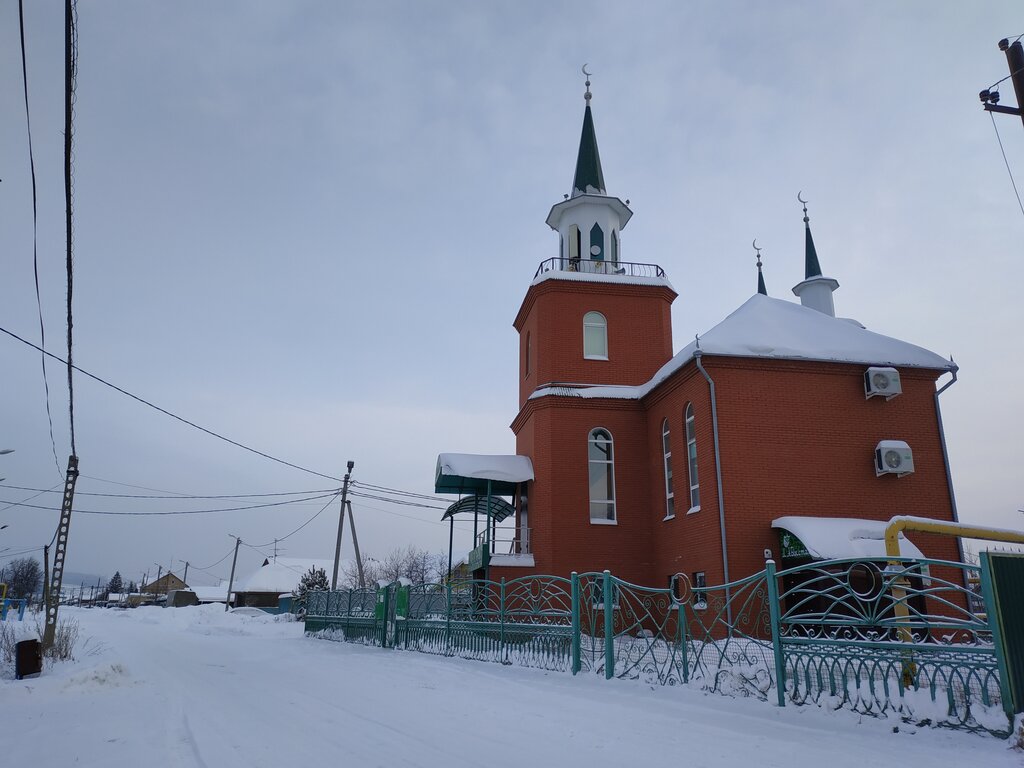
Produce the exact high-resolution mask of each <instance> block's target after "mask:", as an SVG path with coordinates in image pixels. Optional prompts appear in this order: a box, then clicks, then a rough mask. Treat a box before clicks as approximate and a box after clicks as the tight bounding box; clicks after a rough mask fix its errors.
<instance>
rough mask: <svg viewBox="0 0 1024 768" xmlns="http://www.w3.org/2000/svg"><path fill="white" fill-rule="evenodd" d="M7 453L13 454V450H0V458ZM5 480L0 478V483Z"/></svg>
mask: <svg viewBox="0 0 1024 768" xmlns="http://www.w3.org/2000/svg"><path fill="white" fill-rule="evenodd" d="M8 453H14V449H13V448H0V456H6V455H7V454H8ZM6 479H7V478H6V477H0V483H2V482H3V481H4V480H6ZM5 527H6V526H5Z"/></svg>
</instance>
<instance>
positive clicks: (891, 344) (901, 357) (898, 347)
mask: <svg viewBox="0 0 1024 768" xmlns="http://www.w3.org/2000/svg"><path fill="white" fill-rule="evenodd" d="M700 351H701V354H702V355H705V356H709V355H721V356H729V357H759V358H769V359H776V360H816V361H825V362H835V363H858V364H861V365H884V366H894V367H897V366H899V367H906V368H929V369H933V370H949V371H952V370H956V364H955V363H953V362H952V361H950V360H947V359H945V358H944V357H941V356H939V355H937V354H935V353H934V352H930V351H929V350H927V349H925V348H924V347H919V346H917V345H916V344H909V343H907V342H905V341H900V340H899V339H894V338H892V337H890V336H883V335H882V334H880V333H874V332H873V331H869V330H867V329H866V328H864V327H863V326H861V325H860V324H859V323H855V322H851V321H849V320H844V319H841V318H835V317H830V316H829V315H826V314H824V313H822V312H818V311H817V310H814V309H809V308H808V307H804V306H801V305H800V304H794V303H793V302H791V301H783V300H781V299H773V298H771V297H770V296H762V295H761V294H754V295H753V296H751V297H750V298H749V299H748V300H747V301H746V302H745V303H744V304H743V305H741V306H740V307H739V309H737V310H736V311H735V312H733V313H732V314H731V315H729V316H728V317H727V318H725V319H724V320H723V321H722V322H720V323H719V324H718V325H716V326H715V327H714V328H712V329H711V330H710V331H708V332H707V333H705V334H704V335H703V336H701V337H700ZM696 352H697V341H696V340H695V341H691V342H690V343H689V344H687V345H686V346H685V347H683V349H682V350H680V351H679V352H678V353H677V354H676V356H675V357H673V358H672V359H671V360H669V361H668V362H667V363H666V364H665V365H663V366H662V367H661V370H659V371H658V372H657V373H656V374H654V376H653V377H652V378H651V380H650V381H648V382H647V383H646V384H641V385H640V386H637V387H623V386H601V387H579V388H573V387H558V386H552V387H543V388H541V389H538V390H536V391H535V392H534V393H533V394H532V395H530V398H531V399H533V398H537V397H543V396H545V395H561V396H571V397H586V398H595V397H602V398H624V399H638V398H641V397H644V396H645V395H646V394H647V393H648V392H650V391H651V390H653V389H654V388H655V387H657V386H658V385H659V384H661V383H662V382H663V381H665V380H666V379H667V378H668V377H669V376H671V375H672V374H673V373H675V372H676V371H677V370H679V369H680V368H682V367H683V366H684V365H686V364H687V363H688V362H690V361H691V360H692V359H693V358H694V355H695V353H696Z"/></svg>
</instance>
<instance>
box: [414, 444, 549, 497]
mask: <svg viewBox="0 0 1024 768" xmlns="http://www.w3.org/2000/svg"><path fill="white" fill-rule="evenodd" d="M434 477H435V479H434V493H473V494H486V493H487V492H488V490H490V492H491V494H493V495H495V496H511V495H512V494H514V493H515V492H516V487H517V486H518V485H519V483H525V482H526V481H528V480H533V463H532V462H531V461H530V458H529V457H528V456H515V455H503V456H492V455H485V454H475V453H442V454H439V455H438V457H437V473H436V474H435V476H434Z"/></svg>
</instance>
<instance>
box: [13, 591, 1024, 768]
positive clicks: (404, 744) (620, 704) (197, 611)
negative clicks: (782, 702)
mask: <svg viewBox="0 0 1024 768" xmlns="http://www.w3.org/2000/svg"><path fill="white" fill-rule="evenodd" d="M62 616H73V617H74V618H76V619H77V620H78V621H79V623H80V626H81V639H80V641H79V651H78V653H77V661H75V662H69V663H66V664H57V665H55V666H52V667H48V668H47V669H46V670H45V671H44V674H43V675H42V676H41V677H39V678H35V679H28V680H21V681H16V680H14V679H13V672H12V670H11V669H10V668H9V666H8V667H5V668H4V669H3V671H2V673H0V722H2V723H3V740H2V747H0V755H2V758H0V764H2V765H36V766H71V765H75V766H104V767H110V766H132V767H133V768H135V767H136V766H141V765H151V766H207V767H208V768H214V767H217V768H230V767H231V766H245V767H246V768H255V767H257V766H273V767H274V768H281V767H282V766H293V765H294V766H299V765H320V764H332V765H338V766H389V767H391V766H431V767H433V766H438V767H441V766H443V767H444V768H448V767H449V766H453V765H462V764H479V765H487V766H489V768H501V767H502V766H514V767H515V768H521V767H522V766H523V765H534V766H538V768H539V767H540V766H547V765H558V766H577V765H578V766H588V768H595V767H600V766H635V765H653V764H662V765H671V764H676V765H685V766H687V768H701V767H709V768H710V767H714V768H719V767H720V766H721V767H725V766H730V767H731V766H745V765H754V766H757V767H758V768H775V767H776V766H778V768H809V767H811V766H813V767H814V768H818V767H819V766H820V767H823V768H847V767H848V768H866V767H871V766H891V765H899V766H900V768H916V767H917V766H922V767H923V766H927V768H942V767H944V766H957V767H960V766H971V765H977V766H985V768H999V767H1000V766H1021V765H1024V756H1022V754H1021V753H1020V752H1018V751H1015V750H1013V749H1011V748H1010V747H1009V745H1008V743H1007V742H1004V741H1000V740H998V739H995V738H992V737H985V736H977V735H971V734H967V733H960V732H953V731H948V730H942V729H931V728H914V727H910V726H906V725H904V724H903V723H900V722H899V721H898V720H876V719H871V718H860V717H858V716H857V715H855V714H852V713H850V712H847V711H839V712H828V711H824V710H821V709H819V708H816V707H786V708H785V709H779V708H778V707H774V706H772V705H770V704H767V703H764V702H759V701H751V700H746V699H731V698H726V697H722V696H717V695H705V694H702V693H700V692H697V691H694V690H690V689H687V688H681V687H654V688H652V687H651V686H649V685H644V684H641V683H638V682H632V681H619V680H613V681H605V680H604V679H602V678H599V677H597V676H593V675H580V676H577V677H573V676H572V675H569V674H564V673H558V672H543V671H540V670H533V669H522V668H517V667H505V666H501V665H498V664H488V663H483V662H473V661H465V660H461V659H445V658H440V657H436V656H429V655H425V654H420V653H415V652H406V651H388V650H381V649H379V648H366V647H363V646H358V645H352V644H349V643H340V642H331V641H328V640H319V639H313V638H307V637H304V636H303V634H302V625H301V624H297V623H290V622H280V621H275V620H274V619H273V618H272V617H252V616H240V615H236V614H225V613H224V612H223V608H222V607H218V606H200V607H193V608H178V609H173V608H167V609H164V608H138V609H135V610H131V611H116V610H101V609H95V610H79V609H62ZM897 727H898V729H899V730H898V732H894V729H895V728H897Z"/></svg>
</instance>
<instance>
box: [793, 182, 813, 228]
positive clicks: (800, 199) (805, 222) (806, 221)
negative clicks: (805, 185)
mask: <svg viewBox="0 0 1024 768" xmlns="http://www.w3.org/2000/svg"><path fill="white" fill-rule="evenodd" d="M803 193H804V191H803V190H802V189H801V190H800V191H799V192H797V193H796V199H797V200H799V201H800V202H801V203H803V206H804V224H806V225H807V226H810V225H811V220H810V219H809V218H808V217H807V201H806V200H804V199H803V197H802V195H803Z"/></svg>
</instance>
